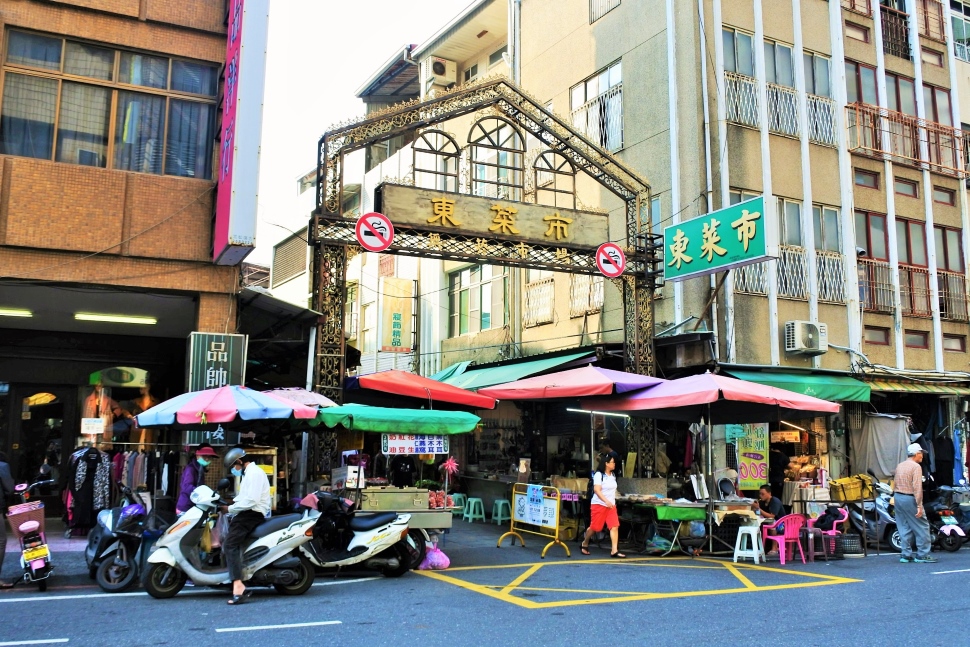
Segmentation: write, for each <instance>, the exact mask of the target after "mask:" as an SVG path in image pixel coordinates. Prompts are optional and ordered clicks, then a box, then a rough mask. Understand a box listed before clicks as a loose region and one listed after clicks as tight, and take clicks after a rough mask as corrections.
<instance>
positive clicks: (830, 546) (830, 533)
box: [808, 508, 849, 555]
mask: <svg viewBox="0 0 970 647" xmlns="http://www.w3.org/2000/svg"><path fill="white" fill-rule="evenodd" d="M839 514H840V515H841V516H842V518H841V519H836V520H835V522H834V523H833V524H832V529H831V530H821V529H819V532H820V533H822V534H823V535H824V536H825V537H826V539H823V541H825V542H826V544H827V545H826V550H827V551H828V552H829V554H832V555H834V554H835V537H837V536H838V535H841V534H842V533H844V532H845V524H846V522H847V521H848V520H849V509H848V508H839ZM816 521H818V519H809V520H808V527H809V528H814V527H815V522H816ZM840 526H841V528H840Z"/></svg>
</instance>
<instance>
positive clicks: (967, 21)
mask: <svg viewBox="0 0 970 647" xmlns="http://www.w3.org/2000/svg"><path fill="white" fill-rule="evenodd" d="M961 14H963V15H961ZM950 19H951V21H952V23H953V45H954V53H955V54H956V57H957V58H958V59H960V60H961V61H970V5H966V4H963V3H962V2H959V1H958V0H951V1H950Z"/></svg>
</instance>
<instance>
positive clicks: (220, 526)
mask: <svg viewBox="0 0 970 647" xmlns="http://www.w3.org/2000/svg"><path fill="white" fill-rule="evenodd" d="M228 536H229V515H227V514H220V515H219V520H218V521H216V526H215V528H213V529H212V547H213V548H219V547H220V546H222V542H224V541H225V540H226V537H228Z"/></svg>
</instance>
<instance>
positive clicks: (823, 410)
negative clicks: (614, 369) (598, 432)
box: [582, 373, 839, 424]
mask: <svg viewBox="0 0 970 647" xmlns="http://www.w3.org/2000/svg"><path fill="white" fill-rule="evenodd" d="M582 406H583V407H584V408H587V409H596V410H597V411H622V412H624V413H629V414H630V415H631V416H639V417H643V418H657V419H660V420H683V421H688V422H694V421H698V420H700V419H701V417H702V416H703V417H705V418H707V419H708V422H709V423H712V424H736V423H746V422H770V421H772V420H779V419H781V418H784V417H786V416H790V415H792V414H794V413H801V414H804V417H806V418H810V417H815V416H821V415H826V414H830V413H838V411H839V405H838V404H835V403H833V402H829V401H828V400H820V399H819V398H813V397H811V396H808V395H801V394H800V393H795V392H794V391H786V390H784V389H776V388H775V387H772V386H764V385H762V384H756V383H754V382H746V381H745V380H737V379H735V378H732V377H726V376H724V375H714V374H712V373H704V374H703V375H691V376H690V377H682V378H680V379H677V380H669V381H667V382H664V383H663V384H658V385H657V386H654V387H651V388H649V389H646V390H644V391H638V392H636V393H633V394H630V395H627V396H624V397H622V398H608V399H599V400H585V401H583V402H582Z"/></svg>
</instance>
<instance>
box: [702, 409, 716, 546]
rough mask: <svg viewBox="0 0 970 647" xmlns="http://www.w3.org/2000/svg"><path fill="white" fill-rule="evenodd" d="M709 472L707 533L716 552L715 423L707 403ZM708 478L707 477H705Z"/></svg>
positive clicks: (710, 544)
mask: <svg viewBox="0 0 970 647" xmlns="http://www.w3.org/2000/svg"><path fill="white" fill-rule="evenodd" d="M707 474H708V476H710V479H711V485H712V486H713V487H711V488H709V489H708V490H707V524H708V528H711V532H709V533H708V534H707V542H708V543H707V552H709V553H713V552H714V532H713V529H714V526H713V524H714V490H716V489H717V483H715V482H714V424H713V422H712V420H711V405H710V403H708V404H707ZM705 480H706V479H705Z"/></svg>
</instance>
